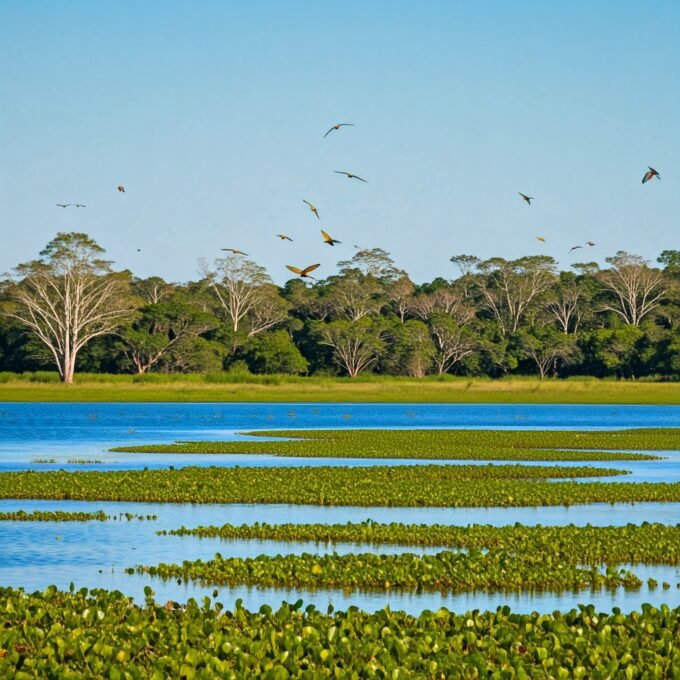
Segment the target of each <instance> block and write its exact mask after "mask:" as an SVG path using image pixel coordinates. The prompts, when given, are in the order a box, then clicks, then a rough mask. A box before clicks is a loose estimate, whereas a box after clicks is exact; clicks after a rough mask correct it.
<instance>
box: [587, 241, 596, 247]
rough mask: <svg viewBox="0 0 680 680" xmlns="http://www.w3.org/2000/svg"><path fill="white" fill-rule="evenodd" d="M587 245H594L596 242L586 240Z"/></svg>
mask: <svg viewBox="0 0 680 680" xmlns="http://www.w3.org/2000/svg"><path fill="white" fill-rule="evenodd" d="M586 245H587V246H594V245H595V244H594V243H593V242H592V241H586Z"/></svg>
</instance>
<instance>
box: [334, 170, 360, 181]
mask: <svg viewBox="0 0 680 680" xmlns="http://www.w3.org/2000/svg"><path fill="white" fill-rule="evenodd" d="M333 172H337V173H338V175H345V176H346V177H347V178H348V179H358V180H359V181H360V182H366V180H365V179H364V178H363V177H359V175H353V174H352V173H351V172H345V171H344V170H333ZM367 183H368V182H367Z"/></svg>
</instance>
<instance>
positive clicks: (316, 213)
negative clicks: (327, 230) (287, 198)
mask: <svg viewBox="0 0 680 680" xmlns="http://www.w3.org/2000/svg"><path fill="white" fill-rule="evenodd" d="M302 202H303V203H306V204H307V205H308V206H309V209H310V210H311V211H312V212H313V213H314V214H315V215H316V219H317V220H320V219H321V218H320V217H319V211H318V210H317V209H316V206H315V205H312V204H311V203H310V202H309V201H306V200H305V199H304V198H303V199H302Z"/></svg>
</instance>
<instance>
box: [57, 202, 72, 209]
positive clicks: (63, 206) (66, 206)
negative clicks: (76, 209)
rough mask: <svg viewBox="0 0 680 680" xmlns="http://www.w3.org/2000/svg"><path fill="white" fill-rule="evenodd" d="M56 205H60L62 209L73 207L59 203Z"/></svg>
mask: <svg viewBox="0 0 680 680" xmlns="http://www.w3.org/2000/svg"><path fill="white" fill-rule="evenodd" d="M56 205H58V206H59V207H60V208H68V207H69V205H71V204H70V203H57V204H56Z"/></svg>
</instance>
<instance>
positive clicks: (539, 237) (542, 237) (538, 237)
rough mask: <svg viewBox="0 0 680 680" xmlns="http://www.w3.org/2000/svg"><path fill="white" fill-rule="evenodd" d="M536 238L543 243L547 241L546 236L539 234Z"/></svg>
mask: <svg viewBox="0 0 680 680" xmlns="http://www.w3.org/2000/svg"><path fill="white" fill-rule="evenodd" d="M536 240H537V241H540V242H541V243H545V236H537V237H536Z"/></svg>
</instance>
